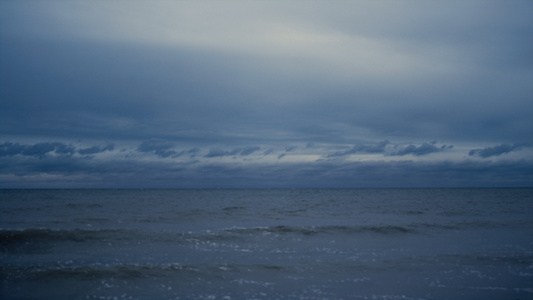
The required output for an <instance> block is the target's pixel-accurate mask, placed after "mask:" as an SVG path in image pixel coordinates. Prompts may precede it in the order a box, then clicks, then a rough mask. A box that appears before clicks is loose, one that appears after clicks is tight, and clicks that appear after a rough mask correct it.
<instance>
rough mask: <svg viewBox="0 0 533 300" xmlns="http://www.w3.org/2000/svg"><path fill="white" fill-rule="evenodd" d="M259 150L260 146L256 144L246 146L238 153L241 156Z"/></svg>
mask: <svg viewBox="0 0 533 300" xmlns="http://www.w3.org/2000/svg"><path fill="white" fill-rule="evenodd" d="M259 150H261V147H258V146H252V147H248V148H246V149H243V150H242V151H241V153H240V155H241V156H248V155H250V154H252V153H254V152H255V151H259Z"/></svg>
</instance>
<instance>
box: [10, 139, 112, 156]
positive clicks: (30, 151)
mask: <svg viewBox="0 0 533 300" xmlns="http://www.w3.org/2000/svg"><path fill="white" fill-rule="evenodd" d="M114 149H115V145H114V144H113V143H110V144H108V145H106V146H92V147H88V148H81V149H78V148H76V147H75V146H72V145H68V144H65V143H60V142H51V143H36V144H33V145H21V144H19V143H11V142H7V143H3V144H1V145H0V156H14V155H23V156H34V157H38V158H43V157H44V156H46V155H49V154H55V155H60V156H71V155H73V154H75V153H79V154H81V155H82V156H87V155H91V154H97V153H102V152H105V151H112V150H114Z"/></svg>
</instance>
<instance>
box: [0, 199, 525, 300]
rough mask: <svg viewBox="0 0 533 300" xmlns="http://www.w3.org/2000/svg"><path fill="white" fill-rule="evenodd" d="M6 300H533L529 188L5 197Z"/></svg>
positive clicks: (1, 285) (0, 222)
mask: <svg viewBox="0 0 533 300" xmlns="http://www.w3.org/2000/svg"><path fill="white" fill-rule="evenodd" d="M0 299H512V300H514V299H533V190H532V189H355V190H350V189H342V190H335V189H333V190H330V189H295V190H291V189H274V190H267V189H242V190H240V189H237V190H1V191H0Z"/></svg>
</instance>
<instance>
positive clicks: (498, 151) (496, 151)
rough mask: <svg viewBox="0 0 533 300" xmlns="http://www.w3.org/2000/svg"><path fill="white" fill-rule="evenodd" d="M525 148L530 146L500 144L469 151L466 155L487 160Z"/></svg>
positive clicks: (526, 144) (524, 144) (525, 144)
mask: <svg viewBox="0 0 533 300" xmlns="http://www.w3.org/2000/svg"><path fill="white" fill-rule="evenodd" d="M525 147H531V145H530V144H528V143H518V144H512V145H509V144H501V145H498V146H494V147H486V148H480V149H473V150H470V152H468V155H470V156H479V157H482V158H487V157H491V156H500V155H502V154H506V153H510V152H513V151H517V150H520V149H522V148H525Z"/></svg>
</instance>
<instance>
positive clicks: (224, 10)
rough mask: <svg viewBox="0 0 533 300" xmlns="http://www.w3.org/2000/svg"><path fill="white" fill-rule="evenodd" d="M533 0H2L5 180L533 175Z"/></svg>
mask: <svg viewBox="0 0 533 300" xmlns="http://www.w3.org/2000/svg"><path fill="white" fill-rule="evenodd" d="M532 9H533V3H531V2H529V1H505V2H504V1H501V2H492V1H471V2H470V1H467V2H462V1H461V2H436V1H428V2H420V3H413V2H410V1H396V2H390V3H389V2H387V3H374V2H372V1H353V2H349V1H311V2H299V1H283V2H277V1H274V2H269V1H265V2H204V1H176V2H173V1H169V2H167V1H157V2H152V1H135V2H131V3H124V2H121V1H106V2H84V1H68V2H65V1H45V2H25V1H23V2H17V1H2V2H0V48H1V49H0V50H1V51H0V77H1V78H2V80H0V160H1V163H2V167H0V168H2V172H1V175H0V176H2V177H1V178H2V180H1V181H0V185H1V186H3V187H10V186H19V187H24V186H25V185H28V186H30V185H32V186H34V185H39V186H47V184H49V185H50V186H58V187H60V186H61V184H62V183H64V184H65V185H67V183H68V184H70V185H73V186H76V185H79V186H85V185H91V186H98V185H108V184H111V183H113V184H116V185H118V186H123V185H128V184H129V183H130V182H138V184H139V185H147V186H148V187H149V186H159V185H161V186H168V187H172V186H176V187H180V186H187V184H186V183H187V182H189V183H190V185H193V186H203V187H210V186H215V185H216V186H224V185H227V186H237V185H238V182H239V180H242V181H243V182H242V185H243V186H253V185H254V184H255V185H261V186H269V185H271V186H285V185H294V186H307V185H310V184H311V182H313V184H316V185H324V186H341V185H343V186H346V187H351V186H401V185H402V183H403V184H405V185H409V186H416V182H415V181H413V182H408V180H407V179H405V178H404V176H411V178H420V180H419V181H418V182H420V185H421V186H428V185H430V183H432V184H435V185H445V186H448V185H449V186H453V185H459V186H468V185H469V183H468V182H469V181H468V178H469V177H468V176H466V175H465V174H468V168H469V167H471V168H472V169H471V172H472V173H471V175H473V174H476V175H475V176H472V177H471V178H472V179H471V180H470V185H473V186H492V185H498V186H502V185H513V186H516V185H528V186H531V185H533V182H531V180H530V179H531V177H530V175H528V174H527V172H524V169H523V168H516V166H517V165H518V162H520V163H521V164H523V165H524V166H530V165H531V161H532V160H533V158H532V156H531V154H530V152H531V151H530V150H531V144H530V140H531V136H533V121H532V120H533V102H532V101H531V99H533V68H532V66H533V57H532V56H531V53H532V52H533V40H532V39H531V38H530V37H531V36H533V24H531V14H530V12H531V10H532ZM347 166H349V167H347ZM452 169H453V170H455V171H451V170H452ZM498 169H499V170H502V172H503V170H505V172H507V173H506V174H508V175H509V177H506V178H508V179H505V180H504V179H502V177H498V175H497V174H496V170H498ZM296 170H298V172H297V171H296ZM363 170H369V171H368V172H370V170H372V172H375V173H372V172H370V173H368V174H374V175H368V176H366V177H364V176H363V175H362V174H365V173H364V172H363ZM379 170H383V176H379V175H378V173H379ZM429 170H434V172H430V171H429ZM439 170H440V171H442V173H440V174H441V175H439ZM512 170H516V172H517V173H516V174H515V175H512V174H511V171H512ZM291 172H293V173H291ZM416 172H420V173H418V174H424V176H422V175H416V174H417V173H416ZM453 172H458V173H457V174H455V175H454V176H456V177H457V180H451V179H450V180H444V179H443V177H442V176H445V175H442V174H452V173H453ZM73 174H75V176H70V175H73ZM290 174H292V175H290ZM67 175H68V176H67ZM463 175H464V176H463ZM269 176H271V177H269ZM291 176H292V177H291ZM320 176H322V180H321V179H320V178H321V177H320ZM341 176H346V179H342V178H340V177H341ZM431 176H433V177H431ZM446 176H447V175H446ZM145 177H146V178H145ZM452 177H453V176H452ZM452 177H446V178H452ZM142 178H145V179H146V180H143V179H142ZM333 178H334V179H333ZM459 178H464V179H465V180H466V182H462V181H459ZM497 178H500V179H501V180H502V181H501V182H500V183H498V182H497ZM202 179H205V180H203V181H202ZM511 179H512V180H511ZM38 183H39V184H38ZM223 183H224V184H223ZM289 183H290V184H289ZM341 183H342V184H341ZM363 183H364V184H363Z"/></svg>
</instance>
